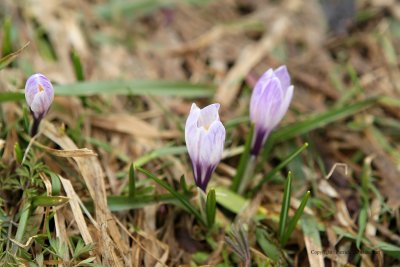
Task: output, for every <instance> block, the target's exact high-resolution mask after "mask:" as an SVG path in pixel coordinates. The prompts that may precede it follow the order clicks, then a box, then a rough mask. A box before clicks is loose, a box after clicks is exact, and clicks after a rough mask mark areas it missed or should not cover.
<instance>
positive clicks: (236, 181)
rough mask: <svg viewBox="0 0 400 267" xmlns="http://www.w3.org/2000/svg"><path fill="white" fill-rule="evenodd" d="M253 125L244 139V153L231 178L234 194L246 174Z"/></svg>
mask: <svg viewBox="0 0 400 267" xmlns="http://www.w3.org/2000/svg"><path fill="white" fill-rule="evenodd" d="M253 132H254V125H252V126H251V128H250V131H249V133H248V134H247V137H246V143H245V145H244V151H243V153H242V156H241V157H240V161H239V166H238V168H237V170H236V174H235V176H234V177H233V181H232V185H231V189H232V191H234V192H238V190H239V187H240V184H241V182H242V179H243V176H244V174H245V172H246V167H247V165H248V161H249V158H250V149H251V142H252V140H253Z"/></svg>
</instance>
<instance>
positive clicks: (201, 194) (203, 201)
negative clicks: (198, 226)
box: [197, 187, 207, 221]
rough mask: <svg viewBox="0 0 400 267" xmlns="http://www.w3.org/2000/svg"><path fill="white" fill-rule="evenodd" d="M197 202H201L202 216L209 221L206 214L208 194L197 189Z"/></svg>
mask: <svg viewBox="0 0 400 267" xmlns="http://www.w3.org/2000/svg"><path fill="white" fill-rule="evenodd" d="M197 197H198V198H197V200H198V202H199V207H200V213H201V216H202V217H203V218H204V219H205V220H206V221H207V214H206V197H207V196H206V194H205V193H204V191H203V190H202V189H201V188H199V187H197Z"/></svg>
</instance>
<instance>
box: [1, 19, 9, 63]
mask: <svg viewBox="0 0 400 267" xmlns="http://www.w3.org/2000/svg"><path fill="white" fill-rule="evenodd" d="M11 26H12V25H11V19H10V17H9V16H7V17H5V18H4V20H3V45H2V51H1V56H2V57H5V56H7V55H9V54H11V52H12V40H11Z"/></svg>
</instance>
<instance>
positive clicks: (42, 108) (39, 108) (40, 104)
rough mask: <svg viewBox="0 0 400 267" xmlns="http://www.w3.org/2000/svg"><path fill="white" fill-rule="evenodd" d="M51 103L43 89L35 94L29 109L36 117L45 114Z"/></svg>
mask: <svg viewBox="0 0 400 267" xmlns="http://www.w3.org/2000/svg"><path fill="white" fill-rule="evenodd" d="M50 104H51V99H49V97H48V95H47V94H46V92H45V91H42V92H38V93H37V94H35V96H34V98H33V101H32V104H31V110H32V112H33V114H34V115H35V117H36V118H38V117H39V116H43V115H44V114H46V112H47V110H48V109H49V107H50Z"/></svg>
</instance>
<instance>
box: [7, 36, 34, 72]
mask: <svg viewBox="0 0 400 267" xmlns="http://www.w3.org/2000/svg"><path fill="white" fill-rule="evenodd" d="M28 45H29V42H27V43H26V44H25V45H24V46H23V47H21V48H20V49H18V50H17V51H15V52H14V53H11V54H8V55H7V56H5V57H2V58H0V70H2V69H4V68H5V67H7V65H8V64H10V63H11V62H13V61H14V60H15V59H16V58H17V57H18V56H19V54H21V52H22V51H24V49H25V48H26V47H27V46H28Z"/></svg>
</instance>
